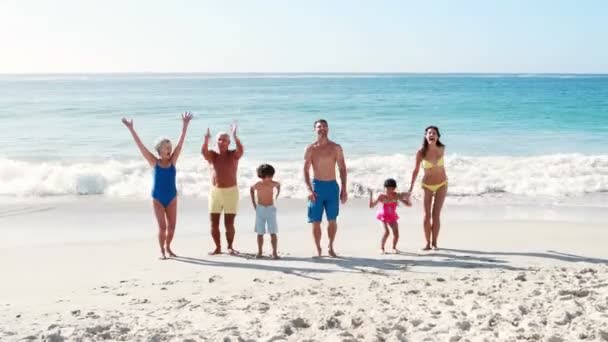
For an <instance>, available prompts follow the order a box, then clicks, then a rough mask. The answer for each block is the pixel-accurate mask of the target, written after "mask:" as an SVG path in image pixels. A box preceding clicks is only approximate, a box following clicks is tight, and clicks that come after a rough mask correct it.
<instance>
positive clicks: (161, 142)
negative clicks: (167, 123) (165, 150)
mask: <svg viewBox="0 0 608 342" xmlns="http://www.w3.org/2000/svg"><path fill="white" fill-rule="evenodd" d="M170 143H171V140H170V139H169V138H160V139H158V140H157V141H156V145H154V148H155V149H156V152H157V153H158V154H160V149H161V148H162V147H163V145H164V144H170Z"/></svg>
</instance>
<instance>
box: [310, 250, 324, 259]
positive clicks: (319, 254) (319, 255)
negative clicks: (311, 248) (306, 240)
mask: <svg viewBox="0 0 608 342" xmlns="http://www.w3.org/2000/svg"><path fill="white" fill-rule="evenodd" d="M322 256H323V253H322V252H321V248H317V255H313V256H312V257H313V258H320V257H322Z"/></svg>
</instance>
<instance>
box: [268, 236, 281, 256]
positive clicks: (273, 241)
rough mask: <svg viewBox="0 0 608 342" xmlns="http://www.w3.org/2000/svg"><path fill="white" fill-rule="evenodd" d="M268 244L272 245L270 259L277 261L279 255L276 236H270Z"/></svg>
mask: <svg viewBox="0 0 608 342" xmlns="http://www.w3.org/2000/svg"><path fill="white" fill-rule="evenodd" d="M270 243H271V244H272V258H273V259H279V254H278V253H277V234H270Z"/></svg>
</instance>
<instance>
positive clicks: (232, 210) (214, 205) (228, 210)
mask: <svg viewBox="0 0 608 342" xmlns="http://www.w3.org/2000/svg"><path fill="white" fill-rule="evenodd" d="M238 209H239V188H238V187H236V186H233V187H230V188H217V187H212V188H211V190H210V191H209V213H210V214H221V213H222V210H223V211H224V214H236V212H237V211H238Z"/></svg>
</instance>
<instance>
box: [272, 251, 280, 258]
mask: <svg viewBox="0 0 608 342" xmlns="http://www.w3.org/2000/svg"><path fill="white" fill-rule="evenodd" d="M272 258H273V259H275V260H277V259H281V257H280V256H279V255H278V254H277V252H274V253H272Z"/></svg>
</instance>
